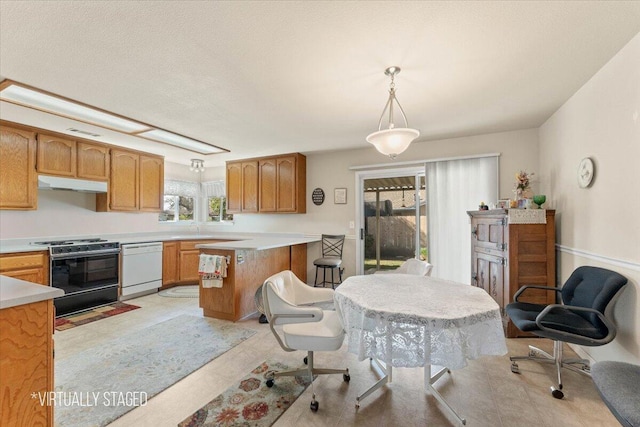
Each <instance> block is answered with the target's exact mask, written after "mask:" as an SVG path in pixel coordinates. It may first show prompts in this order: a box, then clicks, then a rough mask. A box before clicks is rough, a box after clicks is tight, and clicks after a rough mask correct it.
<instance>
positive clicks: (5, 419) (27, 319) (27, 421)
mask: <svg viewBox="0 0 640 427" xmlns="http://www.w3.org/2000/svg"><path fill="white" fill-rule="evenodd" d="M53 318H54V310H53V302H52V301H51V300H49V301H40V302H35V303H31V304H24V305H19V306H16V307H9V308H5V309H2V310H0V372H1V374H0V384H1V388H2V393H0V425H2V426H53V405H46V404H45V405H41V404H40V401H39V399H34V398H33V397H32V395H33V393H35V394H37V395H39V396H44V395H45V394H46V393H50V392H51V391H52V390H53V389H54V385H53V365H54V363H53Z"/></svg>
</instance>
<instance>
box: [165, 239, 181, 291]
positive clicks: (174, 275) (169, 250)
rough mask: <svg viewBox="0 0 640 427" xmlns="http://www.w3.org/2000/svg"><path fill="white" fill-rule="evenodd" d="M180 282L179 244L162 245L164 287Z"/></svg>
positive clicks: (167, 243)
mask: <svg viewBox="0 0 640 427" xmlns="http://www.w3.org/2000/svg"><path fill="white" fill-rule="evenodd" d="M177 281H178V242H164V243H163V244H162V286H166V285H173V284H174V283H176V282H177Z"/></svg>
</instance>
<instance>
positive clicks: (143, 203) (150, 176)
mask: <svg viewBox="0 0 640 427" xmlns="http://www.w3.org/2000/svg"><path fill="white" fill-rule="evenodd" d="M163 191H164V159H162V158H160V157H155V156H153V157H152V156H144V155H141V156H140V210H141V211H146V212H160V211H161V210H162V196H163Z"/></svg>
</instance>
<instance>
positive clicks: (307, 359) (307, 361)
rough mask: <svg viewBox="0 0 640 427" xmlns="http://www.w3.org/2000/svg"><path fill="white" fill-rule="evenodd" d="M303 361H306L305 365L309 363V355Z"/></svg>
mask: <svg viewBox="0 0 640 427" xmlns="http://www.w3.org/2000/svg"><path fill="white" fill-rule="evenodd" d="M302 361H303V362H304V364H305V365H308V364H309V358H308V357H307V356H305V357H304V359H302Z"/></svg>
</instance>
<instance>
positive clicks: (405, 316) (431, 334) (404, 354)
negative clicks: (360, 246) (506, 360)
mask: <svg viewBox="0 0 640 427" xmlns="http://www.w3.org/2000/svg"><path fill="white" fill-rule="evenodd" d="M334 300H335V305H336V310H337V311H338V313H339V314H340V317H341V318H342V321H343V325H344V329H345V331H346V332H347V339H348V345H349V351H350V352H352V353H354V354H357V355H358V357H359V359H360V360H364V359H366V358H369V357H371V358H375V359H377V360H381V361H383V362H385V363H386V364H388V365H391V366H394V367H421V366H425V365H438V366H446V367H448V368H450V369H459V368H463V367H465V366H466V365H467V360H470V359H476V358H478V357H480V356H482V355H503V354H506V352H507V346H506V341H505V337H504V332H503V329H502V320H501V317H500V309H499V307H498V304H497V303H496V302H495V301H494V300H493V299H492V298H491V296H489V294H487V293H486V292H485V291H484V290H483V289H480V288H477V287H474V286H469V285H464V284H461V283H455V282H449V281H445V280H440V279H436V278H432V277H420V276H412V275H406V274H376V275H367V276H352V277H349V278H348V279H346V280H345V281H344V282H343V283H342V284H341V285H340V286H339V287H338V288H337V289H336V291H335V294H334Z"/></svg>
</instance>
